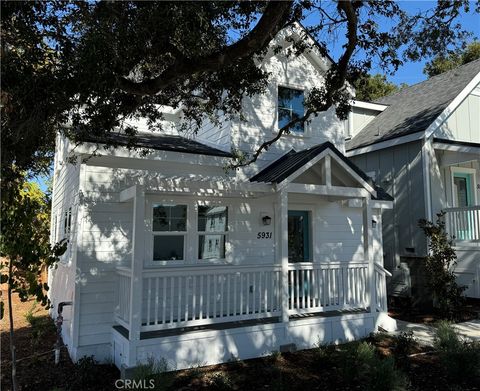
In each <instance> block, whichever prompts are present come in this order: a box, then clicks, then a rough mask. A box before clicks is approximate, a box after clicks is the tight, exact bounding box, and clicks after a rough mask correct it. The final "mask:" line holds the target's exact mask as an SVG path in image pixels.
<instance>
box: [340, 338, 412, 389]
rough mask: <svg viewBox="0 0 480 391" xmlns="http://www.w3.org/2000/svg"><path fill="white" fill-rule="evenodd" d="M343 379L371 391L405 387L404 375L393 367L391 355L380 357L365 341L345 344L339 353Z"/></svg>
mask: <svg viewBox="0 0 480 391" xmlns="http://www.w3.org/2000/svg"><path fill="white" fill-rule="evenodd" d="M339 361H340V362H341V365H342V371H343V373H342V375H343V379H344V380H345V381H346V382H347V383H349V384H350V385H352V386H353V385H360V386H361V388H362V389H365V390H371V391H401V390H406V389H407V380H406V377H405V375H404V374H403V373H402V372H401V371H399V370H398V369H397V368H396V367H395V360H394V359H393V358H392V357H387V358H381V357H379V356H378V355H377V353H376V351H375V347H374V346H373V345H371V344H369V343H367V342H362V343H360V344H356V343H352V344H349V345H347V346H346V347H345V348H344V349H343V350H342V351H341V354H340V360H339Z"/></svg>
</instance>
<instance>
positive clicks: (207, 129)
mask: <svg viewBox="0 0 480 391" xmlns="http://www.w3.org/2000/svg"><path fill="white" fill-rule="evenodd" d="M221 118H222V124H221V125H220V126H216V125H215V124H213V123H212V122H211V121H210V120H209V119H208V118H206V119H205V120H204V122H203V123H202V126H201V127H200V129H198V131H197V133H196V134H194V135H192V137H193V138H194V139H195V140H197V141H200V142H201V143H203V144H206V145H209V146H211V147H214V148H218V149H221V150H222V151H230V149H231V147H232V142H231V131H232V123H231V122H230V121H224V117H221Z"/></svg>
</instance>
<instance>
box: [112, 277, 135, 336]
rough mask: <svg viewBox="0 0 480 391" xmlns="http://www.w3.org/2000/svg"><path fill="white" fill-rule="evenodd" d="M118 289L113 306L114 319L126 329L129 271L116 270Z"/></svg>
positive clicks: (128, 305)
mask: <svg viewBox="0 0 480 391" xmlns="http://www.w3.org/2000/svg"><path fill="white" fill-rule="evenodd" d="M117 275H118V289H117V294H116V304H115V319H116V321H117V322H118V323H119V324H121V325H122V326H124V327H127V328H128V322H129V320H128V318H129V316H130V281H131V280H130V278H131V277H130V270H126V269H117Z"/></svg>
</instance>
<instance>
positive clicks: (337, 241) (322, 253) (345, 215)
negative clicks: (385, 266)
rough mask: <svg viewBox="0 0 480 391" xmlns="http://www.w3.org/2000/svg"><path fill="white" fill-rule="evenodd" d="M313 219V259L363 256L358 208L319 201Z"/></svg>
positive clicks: (324, 260) (361, 257)
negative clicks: (314, 219)
mask: <svg viewBox="0 0 480 391" xmlns="http://www.w3.org/2000/svg"><path fill="white" fill-rule="evenodd" d="M315 218H316V222H315V228H316V240H315V241H314V254H315V257H316V258H315V259H316V260H318V261H319V262H329V261H347V262H348V261H361V260H363V259H364V256H363V241H362V211H361V209H360V208H348V207H345V206H342V205H341V204H339V203H334V202H319V204H318V205H317V208H316V211H315Z"/></svg>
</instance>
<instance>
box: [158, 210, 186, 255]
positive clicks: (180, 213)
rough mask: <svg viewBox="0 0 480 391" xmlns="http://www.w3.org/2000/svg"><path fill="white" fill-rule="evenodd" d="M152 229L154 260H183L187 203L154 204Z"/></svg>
mask: <svg viewBox="0 0 480 391" xmlns="http://www.w3.org/2000/svg"><path fill="white" fill-rule="evenodd" d="M152 231H153V260H154V261H176V260H183V259H184V248H185V235H186V231H187V205H167V204H156V205H154V206H153V221H152Z"/></svg>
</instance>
